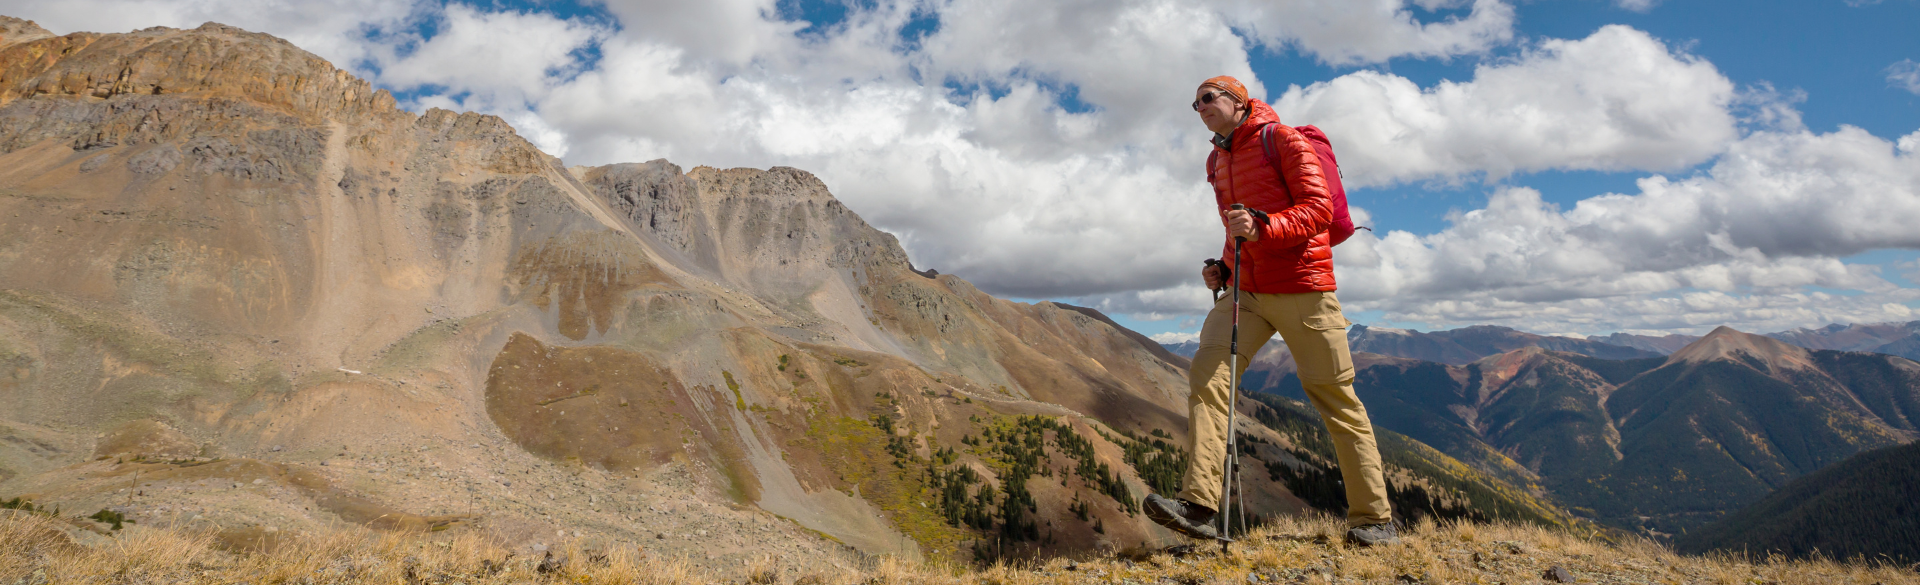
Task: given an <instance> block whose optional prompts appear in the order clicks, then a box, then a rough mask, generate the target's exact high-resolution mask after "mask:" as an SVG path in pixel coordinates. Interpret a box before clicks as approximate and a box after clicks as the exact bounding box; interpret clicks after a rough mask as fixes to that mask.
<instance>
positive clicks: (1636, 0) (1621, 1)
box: [1613, 0, 1660, 12]
mask: <svg viewBox="0 0 1920 585" xmlns="http://www.w3.org/2000/svg"><path fill="white" fill-rule="evenodd" d="M1659 3H1660V0H1614V2H1613V5H1614V6H1619V7H1621V8H1624V9H1627V10H1631V11H1634V12H1649V11H1652V10H1653V6H1654V5H1655V4H1659Z"/></svg>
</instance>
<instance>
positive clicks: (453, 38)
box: [374, 4, 610, 104]
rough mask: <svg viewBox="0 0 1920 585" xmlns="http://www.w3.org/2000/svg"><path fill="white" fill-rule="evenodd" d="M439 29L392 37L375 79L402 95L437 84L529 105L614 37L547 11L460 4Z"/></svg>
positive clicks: (451, 91) (454, 91)
mask: <svg viewBox="0 0 1920 585" xmlns="http://www.w3.org/2000/svg"><path fill="white" fill-rule="evenodd" d="M437 28H438V31H437V32H436V33H435V34H434V35H433V36H432V37H431V38H427V39H424V40H416V39H411V38H399V39H396V38H389V39H385V41H386V42H387V43H388V45H387V46H383V47H380V48H381V49H382V54H380V56H379V63H378V64H379V70H380V71H379V74H378V77H377V78H376V79H375V80H374V81H376V82H378V83H379V84H380V85H382V86H384V87H388V88H391V89H395V90H401V91H405V90H411V89H415V88H418V87H421V86H427V85H432V86H438V87H439V88H444V90H445V91H444V92H442V93H445V94H463V93H475V92H478V93H483V94H487V95H488V96H491V97H490V99H494V100H500V101H503V102H506V103H509V104H517V103H524V102H526V101H529V100H538V99H539V98H541V97H543V96H544V95H545V94H546V92H547V91H548V90H549V89H551V88H552V87H553V86H554V85H556V84H558V83H560V82H562V81H564V80H565V79H566V78H568V77H571V76H572V75H574V74H577V73H579V71H580V69H581V63H579V61H578V59H577V58H576V56H575V52H576V51H579V50H581V49H583V48H586V47H588V46H589V45H591V44H592V43H594V42H596V41H598V40H599V38H600V37H602V36H604V35H606V34H607V33H608V32H610V31H607V30H604V29H601V28H599V27H596V26H593V25H590V24H584V23H579V22H574V21H567V20H561V19H558V18H554V17H553V16H550V15H545V14H530V13H521V12H479V11H476V10H474V9H473V8H470V7H467V6H465V5H461V4H450V5H447V7H446V9H445V12H444V13H443V14H442V15H441V16H440V23H439V26H438V27H437ZM409 36H411V35H400V37H409ZM396 45H398V47H396ZM402 47H403V48H404V49H405V50H401V48H402Z"/></svg>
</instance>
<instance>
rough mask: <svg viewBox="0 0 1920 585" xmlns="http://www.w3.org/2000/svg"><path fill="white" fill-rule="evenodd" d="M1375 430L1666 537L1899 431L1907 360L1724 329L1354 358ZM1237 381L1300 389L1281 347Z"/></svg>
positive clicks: (1905, 411) (1912, 405)
mask: <svg viewBox="0 0 1920 585" xmlns="http://www.w3.org/2000/svg"><path fill="white" fill-rule="evenodd" d="M1354 362H1355V363H1354V366H1355V369H1356V372H1355V382H1354V386H1355V389H1356V391H1357V392H1358V393H1359V394H1360V397H1361V399H1362V401H1364V402H1365V403H1366V405H1367V410H1368V413H1369V414H1370V415H1372V417H1373V419H1374V422H1375V424H1377V425H1379V426H1380V427H1381V428H1383V429H1387V430H1392V431H1396V432H1399V433H1403V434H1405V435H1407V436H1409V437H1411V438H1413V439H1415V440H1418V441H1420V442H1422V443H1425V444H1427V445H1431V446H1433V447H1434V448H1436V449H1439V450H1441V451H1442V452H1444V453H1446V454H1448V455H1450V456H1452V457H1454V458H1456V459H1459V460H1461V461H1463V462H1466V463H1468V464H1470V465H1473V466H1475V467H1476V468H1477V469H1479V470H1481V471H1482V472H1483V473H1487V474H1488V475H1492V476H1495V477H1500V478H1502V479H1504V480H1506V481H1508V482H1511V483H1516V484H1521V485H1528V484H1538V485H1540V486H1543V487H1544V488H1545V489H1546V490H1547V491H1548V492H1549V493H1551V494H1552V495H1553V497H1554V498H1555V499H1557V500H1559V501H1560V502H1562V503H1563V504H1566V505H1568V506H1570V507H1572V508H1573V509H1574V510H1575V511H1576V512H1577V513H1579V514H1581V515H1584V516H1588V517H1591V518H1594V519H1597V520H1600V521H1603V522H1605V523H1608V524H1611V525H1614V526H1618V527H1623V528H1635V529H1640V530H1645V531H1649V532H1653V533H1664V534H1678V533H1680V532H1682V531H1684V530H1687V529H1689V528H1692V527H1697V526H1700V525H1702V524H1704V523H1706V522H1709V521H1712V520H1714V519H1716V518H1718V517H1719V516H1720V515H1722V514H1724V513H1726V512H1728V511H1731V510H1733V509H1735V508H1737V507H1739V506H1740V505H1743V504H1745V503H1748V502H1752V501H1754V500H1757V499H1759V498H1761V497H1763V496H1765V495H1766V494H1767V493H1768V492H1770V491H1772V490H1773V489H1774V488H1776V487H1778V486H1780V485H1782V484H1784V483H1786V482H1787V481H1789V480H1791V479H1793V478H1795V477H1798V476H1800V475H1802V474H1805V473H1808V472H1811V471H1813V470H1816V469H1819V468H1821V467H1823V466H1825V465H1828V464H1831V463H1833V462H1836V461H1839V460H1841V459H1843V458H1845V457H1847V456H1849V455H1852V454H1854V453H1856V452H1859V451H1862V450H1865V449H1872V448H1877V447H1882V446H1886V445H1891V444H1896V443H1900V442H1904V441H1908V440H1912V439H1913V438H1914V437H1915V436H1916V431H1920V427H1917V426H1916V416H1920V364H1917V363H1915V362H1912V361H1909V360H1906V359H1903V358H1899V357H1895V356H1886V355H1877V354H1871V353H1857V352H1841V351H1831V350H1809V349H1805V348H1801V347H1797V346H1794V345H1791V344H1788V343H1785V342H1782V341H1779V340H1776V339H1772V338H1769V337H1764V336H1759V335H1751V334H1746V333H1741V332H1739V331H1735V330H1733V329H1731V328H1725V327H1723V328H1720V329H1716V330H1715V331H1714V332H1712V333H1710V334H1709V335H1707V336H1705V337H1703V338H1701V339H1699V340H1697V341H1695V342H1694V343H1693V344H1690V345H1688V346H1686V347H1684V348H1681V350H1680V351H1677V352H1674V353H1673V355H1670V356H1665V357H1658V356H1656V357H1648V358H1636V359H1628V360H1608V359H1600V358H1595V357H1592V356H1587V355H1581V354H1574V353H1566V352H1557V351H1549V350H1544V349H1540V348H1537V347H1526V348H1521V349H1517V350H1514V351H1510V352H1506V353H1502V354H1496V355H1493V356H1488V357H1486V358H1482V359H1480V360H1477V361H1474V362H1472V363H1469V364H1466V365H1461V366H1456V365H1451V364H1443V363H1438V362H1433V361H1425V360H1416V359H1409V358H1401V357H1393V356H1384V355H1378V354H1370V353H1356V354H1355V357H1354ZM1245 383H1246V388H1247V390H1249V391H1251V392H1267V393H1274V394H1278V395H1280V396H1288V397H1300V396H1301V394H1300V382H1299V379H1298V378H1297V377H1295V376H1294V374H1293V369H1292V363H1291V359H1290V357H1289V356H1287V355H1286V354H1285V352H1278V353H1277V354H1268V353H1267V352H1264V351H1263V352H1262V354H1261V355H1260V356H1259V357H1257V358H1256V359H1255V360H1254V363H1253V365H1252V366H1251V367H1250V368H1249V369H1248V372H1247V374H1246V382H1245Z"/></svg>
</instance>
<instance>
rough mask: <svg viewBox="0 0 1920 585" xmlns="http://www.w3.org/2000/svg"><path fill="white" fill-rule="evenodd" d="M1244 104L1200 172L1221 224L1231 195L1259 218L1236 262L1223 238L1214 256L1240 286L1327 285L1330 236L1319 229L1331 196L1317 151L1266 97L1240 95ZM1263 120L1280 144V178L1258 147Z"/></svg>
mask: <svg viewBox="0 0 1920 585" xmlns="http://www.w3.org/2000/svg"><path fill="white" fill-rule="evenodd" d="M1248 105H1249V106H1250V107H1251V110H1252V112H1251V113H1250V114H1249V115H1248V116H1247V119H1246V121H1244V122H1241V123H1240V127H1239V128H1238V129H1235V130H1234V131H1233V135H1232V139H1231V140H1230V141H1229V143H1228V145H1227V146H1228V148H1220V147H1219V145H1218V143H1217V142H1216V145H1215V147H1214V155H1213V156H1212V157H1210V158H1211V160H1212V162H1213V168H1210V169H1207V178H1208V180H1209V181H1211V182H1212V183H1213V199H1214V203H1215V204H1217V205H1218V206H1219V207H1220V210H1221V212H1222V214H1221V225H1222V226H1224V225H1225V224H1226V215H1225V211H1226V210H1227V209H1228V207H1229V206H1231V205H1233V204H1235V203H1239V204H1242V205H1246V206H1247V209H1254V210H1259V211H1264V212H1266V213H1267V221H1266V223H1265V224H1263V225H1261V226H1260V239H1259V240H1258V241H1254V242H1248V243H1247V244H1246V245H1245V246H1244V247H1242V248H1241V251H1240V264H1242V265H1243V266H1234V265H1233V240H1231V239H1229V240H1227V242H1226V246H1225V249H1224V250H1223V251H1222V252H1221V254H1220V258H1221V260H1222V261H1224V262H1226V263H1227V265H1228V267H1229V268H1231V269H1233V270H1234V271H1235V272H1238V273H1239V276H1240V290H1244V291H1247V292H1256V293H1304V292H1322V291H1331V290H1334V289H1335V288H1336V287H1335V286H1334V283H1333V244H1332V238H1331V236H1329V235H1328V233H1327V227H1328V226H1329V225H1330V224H1332V222H1333V199H1332V196H1331V195H1329V194H1328V191H1327V180H1326V177H1325V176H1323V175H1322V174H1321V172H1320V158H1319V156H1318V155H1316V154H1314V152H1313V145H1312V144H1311V143H1309V142H1308V141H1307V138H1306V137H1305V136H1302V135H1301V134H1300V132H1299V131H1298V130H1294V129H1293V128H1291V127H1288V126H1285V125H1281V124H1280V116H1279V115H1277V114H1274V113H1273V108H1271V107H1268V106H1267V104H1266V102H1262V101H1260V100H1257V99H1255V100H1248ZM1265 124H1274V125H1275V126H1274V130H1276V133H1275V136H1274V137H1275V138H1276V139H1277V140H1276V142H1277V143H1278V146H1279V147H1280V160H1279V161H1278V163H1279V164H1278V165H1277V166H1279V167H1280V169H1281V170H1282V172H1283V173H1284V174H1285V177H1284V178H1283V177H1281V176H1279V174H1277V173H1275V172H1274V167H1275V166H1276V165H1274V164H1272V163H1269V162H1268V161H1267V157H1266V153H1265V152H1262V149H1261V145H1260V126H1262V125H1265ZM1283 181H1284V183H1283Z"/></svg>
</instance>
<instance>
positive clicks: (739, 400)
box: [720, 370, 747, 412]
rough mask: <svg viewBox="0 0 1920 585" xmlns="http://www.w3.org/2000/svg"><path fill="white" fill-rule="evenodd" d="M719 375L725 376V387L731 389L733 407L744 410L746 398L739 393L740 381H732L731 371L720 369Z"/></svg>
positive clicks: (745, 408)
mask: <svg viewBox="0 0 1920 585" xmlns="http://www.w3.org/2000/svg"><path fill="white" fill-rule="evenodd" d="M720 377H722V378H726V380H727V389H728V390H732V391H733V407H734V408H738V409H740V412H746V411H747V399H746V397H744V396H741V395H740V383H739V382H735V381H733V372H729V371H726V370H720Z"/></svg>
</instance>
